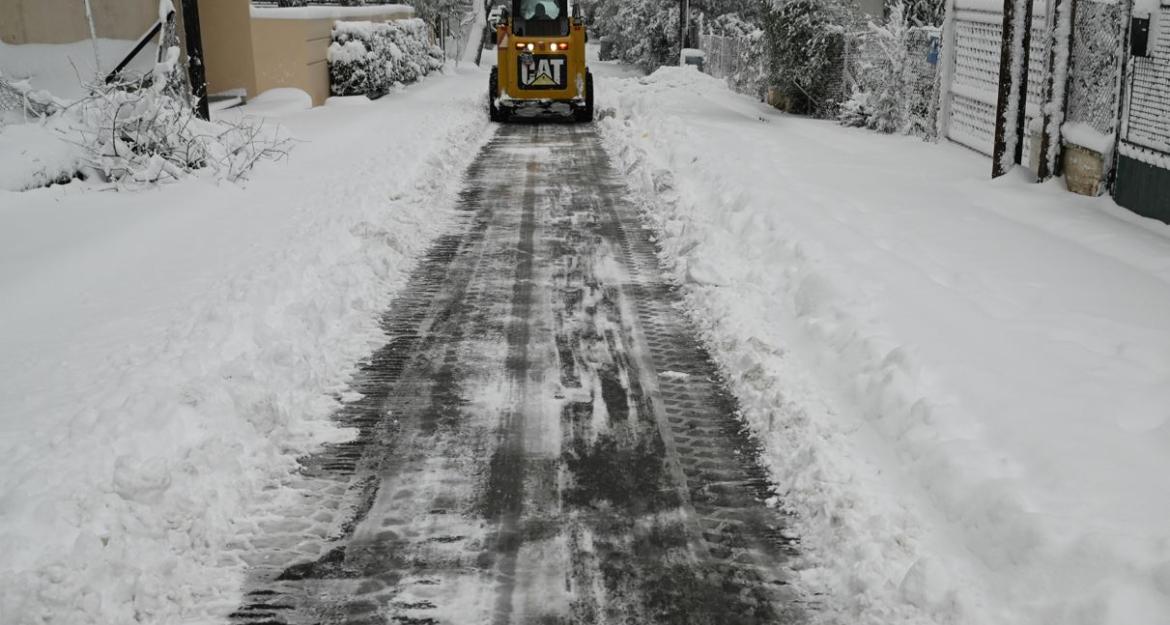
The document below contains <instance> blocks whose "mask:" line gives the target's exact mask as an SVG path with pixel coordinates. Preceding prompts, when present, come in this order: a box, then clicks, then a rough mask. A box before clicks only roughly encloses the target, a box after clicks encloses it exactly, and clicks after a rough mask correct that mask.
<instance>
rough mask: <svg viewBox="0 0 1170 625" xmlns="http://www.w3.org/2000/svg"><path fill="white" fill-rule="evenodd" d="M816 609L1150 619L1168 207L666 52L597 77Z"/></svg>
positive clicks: (1154, 600) (1164, 480)
mask: <svg viewBox="0 0 1170 625" xmlns="http://www.w3.org/2000/svg"><path fill="white" fill-rule="evenodd" d="M598 93H599V94H600V98H601V99H602V100H601V108H602V113H601V115H602V118H603V121H602V122H601V127H602V130H603V133H604V135H605V138H606V142H607V145H608V146H609V148H610V150H611V153H612V154H613V155H614V156H615V158H616V159H617V160H618V161H619V162H620V164H621V165H622V166H623V167H624V168H625V169H626V170H627V171H628V172H629V174H630V178H629V179H630V181H631V184H632V185H633V186H634V187H635V188H636V189H637V191H638V194H639V195H640V197H641V201H642V202H643V204H644V205H645V208H646V211H647V217H648V219H649V221H650V223H651V225H652V227H653V228H654V229H655V231H656V232H657V234H658V237H659V241H660V243H661V246H662V250H663V255H664V257H665V259H666V260H667V262H668V263H669V264H670V265H671V266H673V267H674V269H675V271H676V274H677V277H678V279H679V280H680V281H682V282H683V283H685V285H686V292H687V294H688V295H687V301H688V306H689V309H690V312H691V314H692V316H693V317H694V319H695V320H696V321H697V322H698V323H699V325H700V326H702V328H703V330H704V332H705V335H706V338H707V340H708V341H709V344H710V345H711V347H712V349H713V351H714V352H715V353H716V354H717V357H718V359H719V360H720V362H721V364H722V366H723V368H724V370H725V372H726V373H727V375H728V378H729V379H730V381H731V383H732V385H733V387H734V389H735V391H736V392H737V394H738V395H739V398H740V400H741V403H742V406H743V408H744V412H745V417H746V419H747V420H748V421H749V423H750V424H751V425H752V427H753V428H754V429H755V431H756V432H757V433H758V434H759V435H760V437H761V439H762V440H763V441H764V442H765V444H766V446H767V449H768V451H769V460H770V462H771V464H772V469H773V475H774V478H775V479H776V482H777V484H778V485H779V492H778V493H777V494H778V500H779V501H780V503H781V505H784V506H787V507H788V508H790V509H791V510H792V511H793V512H795V513H796V518H797V521H796V523H797V528H798V530H799V531H800V533H801V541H802V543H801V544H802V548H803V550H804V557H803V558H802V559H801V561H800V562H799V563H798V564H797V565H795V566H794V574H795V578H796V581H797V583H798V585H799V587H800V588H801V589H802V590H803V591H804V592H805V593H806V594H807V595H808V597H809V599H810V601H811V602H812V603H813V605H814V606H816V610H815V611H816V613H817V615H818V618H819V619H820V620H821V621H823V622H829V623H841V624H846V623H848V624H850V625H858V624H866V625H868V624H872V625H879V624H881V625H892V624H903V623H923V624H925V623H958V624H965V625H994V624H1005V625H1033V624H1036V623H1062V624H1073V623H1076V624H1084V625H1088V624H1094V625H1137V624H1141V625H1158V624H1164V623H1167V622H1170V523H1167V521H1166V520H1167V519H1168V518H1170V408H1168V407H1170V315H1168V314H1167V311H1170V262H1167V259H1170V227H1167V226H1164V225H1162V224H1157V223H1153V222H1149V221H1145V220H1141V219H1139V218H1137V217H1134V216H1132V215H1130V214H1128V213H1126V212H1125V211H1122V210H1121V209H1119V208H1117V207H1116V206H1115V205H1113V204H1112V202H1111V201H1109V200H1108V199H1107V198H1100V199H1098V198H1083V197H1079V196H1075V195H1072V194H1070V193H1067V192H1066V191H1065V190H1064V189H1063V184H1062V183H1061V182H1060V181H1054V182H1052V183H1050V184H1045V185H1035V184H1031V183H1030V182H1028V181H1025V180H1024V179H1023V177H1022V176H1020V177H1017V176H1010V177H1008V178H1007V179H1001V180H1000V181H998V182H990V181H988V180H987V174H988V170H989V163H988V162H987V160H986V159H984V158H982V157H980V156H978V155H975V154H974V153H971V152H969V151H966V150H964V149H962V148H959V147H957V146H954V145H947V144H930V143H924V142H922V141H919V140H917V139H913V138H908V137H890V136H881V135H877V134H873V133H870V132H867V131H863V130H855V129H846V128H841V127H839V126H837V125H835V124H833V123H831V122H820V121H813V120H807V119H802V118H796V117H791V116H786V115H783V114H780V113H778V112H777V111H775V110H773V109H770V108H768V107H766V106H763V105H761V104H758V103H756V102H753V101H752V100H751V99H749V98H745V97H743V96H739V95H736V94H733V93H731V92H729V91H728V90H727V89H726V88H725V87H724V86H723V85H722V83H720V82H719V81H717V80H715V79H712V78H710V77H708V76H705V75H702V74H699V73H698V72H696V71H693V70H691V69H690V68H685V69H680V68H671V69H664V70H661V71H659V72H657V73H655V74H653V75H652V76H649V77H647V78H643V79H629V80H604V81H601V82H599V84H598Z"/></svg>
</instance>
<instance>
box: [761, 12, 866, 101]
mask: <svg viewBox="0 0 1170 625" xmlns="http://www.w3.org/2000/svg"><path fill="white" fill-rule="evenodd" d="M851 19H852V16H851V15H850V12H849V7H848V6H847V5H846V4H845V3H843V2H842V1H841V0H772V9H771V11H769V12H768V14H767V15H766V16H765V18H764V26H765V27H764V32H765V34H766V40H767V43H768V45H767V50H768V55H769V62H770V73H771V76H770V82H771V84H772V86H773V88H775V89H776V90H777V92H778V95H779V96H780V99H781V100H782V107H783V108H785V109H786V110H788V111H790V112H793V113H802V114H808V115H815V116H818V117H833V116H835V115H836V113H837V109H838V106H839V105H840V101H841V99H842V92H843V88H842V73H843V72H842V70H843V47H844V30H845V29H844V25H845V24H847V23H849V22H850V20H851Z"/></svg>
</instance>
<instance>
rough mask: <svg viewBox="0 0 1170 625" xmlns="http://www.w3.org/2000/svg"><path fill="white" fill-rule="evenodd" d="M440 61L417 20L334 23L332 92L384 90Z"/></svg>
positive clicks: (424, 25) (416, 76)
mask: <svg viewBox="0 0 1170 625" xmlns="http://www.w3.org/2000/svg"><path fill="white" fill-rule="evenodd" d="M442 66H443V51H442V50H441V49H439V48H438V47H437V46H435V45H434V44H433V43H432V39H431V31H430V26H428V25H427V23H426V22H424V21H422V20H421V19H418V18H414V19H407V20H396V21H391V22H337V23H335V24H334V25H333V43H332V44H330V46H329V82H330V89H331V90H332V92H333V95H362V94H368V93H384V92H385V91H387V90H389V89H390V87H391V86H393V85H394V84H395V83H409V82H414V81H416V80H418V79H419V78H421V77H423V76H425V75H427V74H428V73H430V72H431V71H432V70H436V69H438V68H440V67H442Z"/></svg>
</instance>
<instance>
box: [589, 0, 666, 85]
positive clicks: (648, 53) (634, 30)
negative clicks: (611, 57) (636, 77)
mask: <svg viewBox="0 0 1170 625" xmlns="http://www.w3.org/2000/svg"><path fill="white" fill-rule="evenodd" d="M678 18H679V7H678V2H677V0H598V2H597V3H596V4H594V5H593V21H594V32H595V33H597V34H598V35H600V36H602V37H606V38H608V39H609V41H610V42H611V43H612V46H613V51H614V54H615V55H616V56H617V58H619V59H621V60H622V61H625V62H626V63H630V64H633V65H637V66H638V67H641V68H642V69H644V70H646V71H654V70H655V69H657V68H658V67H660V66H662V65H675V64H677V62H678V61H677V59H678V52H679V42H678Z"/></svg>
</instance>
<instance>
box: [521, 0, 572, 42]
mask: <svg viewBox="0 0 1170 625" xmlns="http://www.w3.org/2000/svg"><path fill="white" fill-rule="evenodd" d="M512 15H513V17H512V32H513V33H514V34H516V35H518V36H520V37H564V36H566V35H568V34H569V2H568V0H512Z"/></svg>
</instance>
